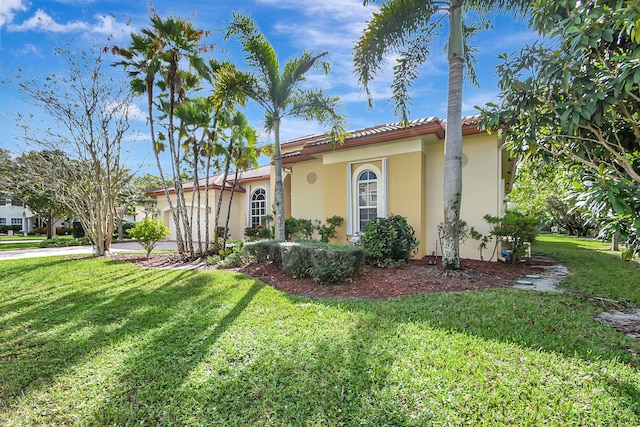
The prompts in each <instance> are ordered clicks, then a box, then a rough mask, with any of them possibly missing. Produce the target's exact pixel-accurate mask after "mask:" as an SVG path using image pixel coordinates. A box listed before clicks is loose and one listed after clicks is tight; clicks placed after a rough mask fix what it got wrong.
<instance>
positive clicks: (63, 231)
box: [56, 227, 73, 236]
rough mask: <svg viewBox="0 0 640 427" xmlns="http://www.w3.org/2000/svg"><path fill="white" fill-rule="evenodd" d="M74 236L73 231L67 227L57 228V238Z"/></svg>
mask: <svg viewBox="0 0 640 427" xmlns="http://www.w3.org/2000/svg"><path fill="white" fill-rule="evenodd" d="M70 234H73V229H71V228H67V227H56V235H57V236H68V235H70Z"/></svg>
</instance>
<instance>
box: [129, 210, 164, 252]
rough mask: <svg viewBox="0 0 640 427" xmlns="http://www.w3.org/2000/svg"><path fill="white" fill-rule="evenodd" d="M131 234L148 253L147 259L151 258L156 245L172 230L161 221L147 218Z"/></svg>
mask: <svg viewBox="0 0 640 427" xmlns="http://www.w3.org/2000/svg"><path fill="white" fill-rule="evenodd" d="M129 234H130V235H131V237H133V238H134V239H136V240H138V241H139V242H140V245H142V247H143V248H144V249H145V250H146V251H147V258H149V254H151V251H152V250H153V248H154V247H155V246H156V243H158V241H159V240H162V239H164V238H165V237H167V236H169V235H170V234H171V230H169V227H167V226H166V225H164V223H163V222H162V221H160V220H159V219H151V218H149V217H146V218H145V219H143V220H142V221H141V222H139V223H137V224H136V225H135V227H133V228H132V229H131V230H130V231H129Z"/></svg>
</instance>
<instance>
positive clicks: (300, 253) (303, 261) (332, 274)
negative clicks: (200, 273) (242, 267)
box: [245, 240, 365, 284]
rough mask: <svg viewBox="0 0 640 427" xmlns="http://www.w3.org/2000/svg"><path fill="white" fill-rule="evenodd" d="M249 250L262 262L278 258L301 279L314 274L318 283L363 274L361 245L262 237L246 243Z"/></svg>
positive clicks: (338, 280) (333, 281)
mask: <svg viewBox="0 0 640 427" xmlns="http://www.w3.org/2000/svg"><path fill="white" fill-rule="evenodd" d="M245 250H246V251H247V253H248V254H249V255H251V256H252V257H254V258H255V259H256V260H257V261H258V262H275V263H277V264H278V265H279V266H280V268H282V269H283V270H284V271H285V273H287V274H288V275H290V276H292V277H294V278H296V279H298V278H303V277H311V278H312V279H313V280H314V281H316V282H318V283H323V284H324V283H337V282H342V281H345V280H349V279H351V278H353V277H354V276H356V275H358V274H361V273H362V270H363V267H364V259H365V256H364V251H363V250H362V248H360V247H357V246H349V245H336V244H327V243H322V242H317V241H314V240H306V241H301V242H295V243H291V242H277V241H275V240H261V241H257V242H247V243H245Z"/></svg>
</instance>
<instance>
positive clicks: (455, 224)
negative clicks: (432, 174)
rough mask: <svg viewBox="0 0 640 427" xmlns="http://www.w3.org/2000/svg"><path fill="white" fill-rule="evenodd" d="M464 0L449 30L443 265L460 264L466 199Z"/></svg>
mask: <svg viewBox="0 0 640 427" xmlns="http://www.w3.org/2000/svg"><path fill="white" fill-rule="evenodd" d="M461 6H462V0H455V1H452V2H451V11H450V13H449V19H450V28H451V29H450V34H449V55H448V56H449V93H448V101H447V129H446V137H445V142H444V191H443V192H444V227H443V234H444V236H443V237H444V238H443V244H442V268H444V269H445V270H457V269H459V268H460V240H459V233H460V229H459V222H460V205H461V203H462V83H463V71H464V48H463V41H462V37H463V36H462V15H461Z"/></svg>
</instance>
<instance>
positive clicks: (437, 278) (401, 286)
mask: <svg viewBox="0 0 640 427" xmlns="http://www.w3.org/2000/svg"><path fill="white" fill-rule="evenodd" d="M117 258H120V259H125V260H128V261H132V262H135V263H136V264H139V265H141V266H145V267H180V266H183V267H184V266H186V265H184V264H182V265H181V263H180V262H179V261H178V259H177V258H176V257H175V256H171V255H166V254H155V255H152V256H151V257H150V259H148V260H147V259H145V258H144V257H140V256H139V255H119V256H117ZM461 262H462V267H463V269H462V270H459V271H447V272H445V271H443V270H442V269H441V268H440V259H436V258H434V257H425V258H423V259H421V260H410V261H409V263H408V265H407V266H405V267H400V268H375V267H366V268H365V271H364V274H362V275H361V276H357V277H355V278H353V280H352V281H350V282H345V283H337V284H329V285H320V284H318V283H316V282H314V281H313V280H312V279H293V278H291V277H289V276H287V275H286V274H285V273H284V272H282V271H281V270H280V269H279V268H278V267H277V266H276V265H274V264H249V265H246V266H244V267H242V268H239V269H235V270H236V271H240V272H242V273H246V274H248V275H250V276H252V277H255V278H256V279H259V280H261V281H263V282H265V283H268V284H269V285H271V286H273V287H274V288H276V289H279V290H281V291H283V292H286V293H288V294H295V295H303V296H308V297H312V298H366V299H386V298H393V297H397V296H400V295H411V294H419V293H426V292H454V291H464V290H474V289H485V288H494V287H504V286H513V285H514V284H515V281H516V280H517V279H519V278H523V277H524V276H525V275H526V274H535V273H540V272H541V271H542V266H544V265H550V264H553V262H552V261H551V260H549V259H545V258H540V257H532V258H527V259H525V260H524V262H521V263H519V264H516V265H510V264H504V263H500V262H492V261H478V260H472V259H463V260H462V261H461ZM202 268H211V267H206V266H204V264H203V267H202Z"/></svg>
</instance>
